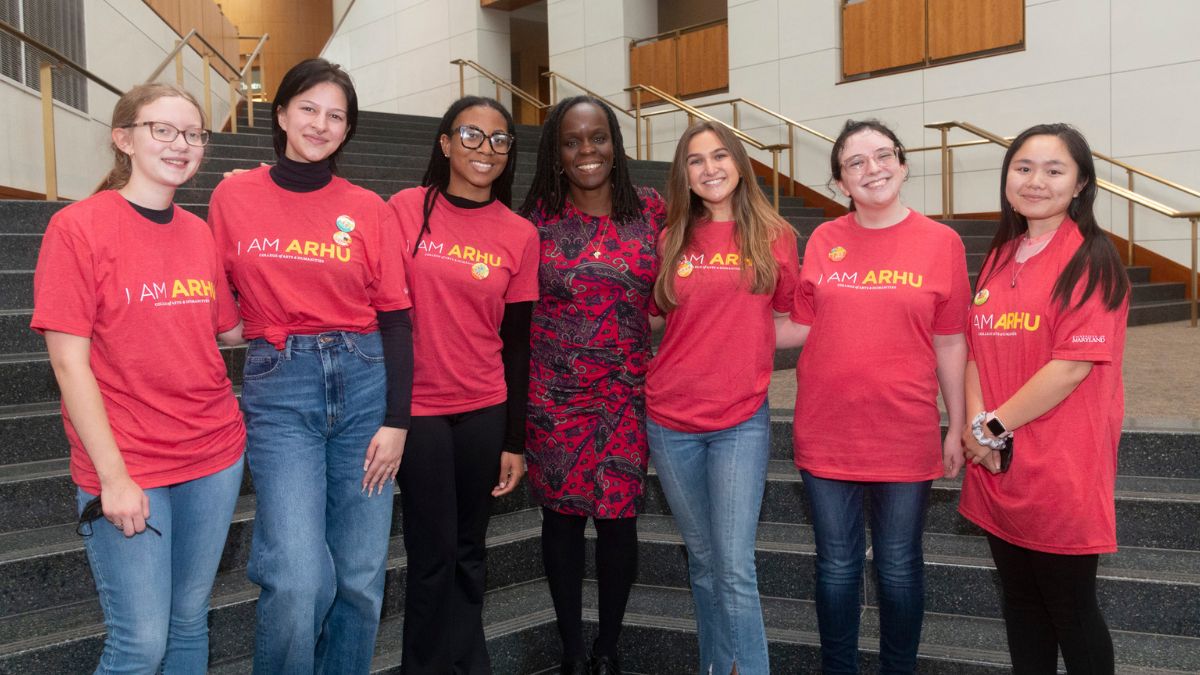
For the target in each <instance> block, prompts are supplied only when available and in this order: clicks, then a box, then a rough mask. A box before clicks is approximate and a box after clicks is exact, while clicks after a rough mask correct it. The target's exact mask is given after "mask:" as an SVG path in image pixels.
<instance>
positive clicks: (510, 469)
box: [492, 450, 525, 497]
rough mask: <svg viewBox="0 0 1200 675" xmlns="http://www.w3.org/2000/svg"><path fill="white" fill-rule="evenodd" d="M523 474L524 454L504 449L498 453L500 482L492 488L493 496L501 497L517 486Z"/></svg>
mask: <svg viewBox="0 0 1200 675" xmlns="http://www.w3.org/2000/svg"><path fill="white" fill-rule="evenodd" d="M524 475H525V455H518V454H517V453H515V452H508V451H507V450H505V451H504V452H502V453H500V482H498V483H497V484H496V487H494V488H492V496H493V497H502V496H504V495H506V494H508V493H510V492H512V491H513V490H515V489H516V488H517V484H518V483H520V482H521V476H524Z"/></svg>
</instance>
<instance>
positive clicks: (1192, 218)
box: [1188, 216, 1200, 328]
mask: <svg viewBox="0 0 1200 675" xmlns="http://www.w3.org/2000/svg"><path fill="white" fill-rule="evenodd" d="M1188 220H1190V221H1192V279H1191V282H1192V328H1195V327H1196V314H1197V309H1196V303H1197V302H1198V301H1200V298H1197V297H1196V294H1197V291H1198V290H1200V289H1197V288H1196V224H1197V223H1198V222H1200V217H1196V216H1192V217H1191V218H1189V219H1188Z"/></svg>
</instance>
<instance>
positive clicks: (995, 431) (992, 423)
mask: <svg viewBox="0 0 1200 675" xmlns="http://www.w3.org/2000/svg"><path fill="white" fill-rule="evenodd" d="M990 417H991V419H989V420H988V421H987V428H988V431H990V432H992V435H993V436H995V437H996V438H1001V437H1003V436H1004V434H1006V433H1008V429H1005V428H1004V423H1003V422H1001V421H1000V418H999V417H996V414H995V413H992V414H991V415H990Z"/></svg>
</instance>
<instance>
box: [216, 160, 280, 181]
mask: <svg viewBox="0 0 1200 675" xmlns="http://www.w3.org/2000/svg"><path fill="white" fill-rule="evenodd" d="M258 165H259V166H271V165H270V164H267V163H266V162H259V163H258ZM249 170H250V169H230V170H229V171H226V172H225V173H223V174H221V178H222V179H224V178H229V177H230V176H236V175H238V174H239V173H246V172H247V171H249Z"/></svg>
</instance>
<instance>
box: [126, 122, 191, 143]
mask: <svg viewBox="0 0 1200 675" xmlns="http://www.w3.org/2000/svg"><path fill="white" fill-rule="evenodd" d="M134 127H150V136H151V137H152V138H153V139H154V140H156V141H161V142H163V143H171V142H174V140H175V139H176V138H179V134H183V142H184V143H187V144H188V145H191V146H194V147H197V148H202V147H204V146H206V145H208V141H209V139H211V138H212V133H211V132H210V131H209V130H208V129H187V130H184V131H180V130H179V129H178V128H177V127H176V126H175V125H173V124H168V123H166V122H134V123H133V124H126V125H125V126H123V127H121V128H122V129H132V128H134Z"/></svg>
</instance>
